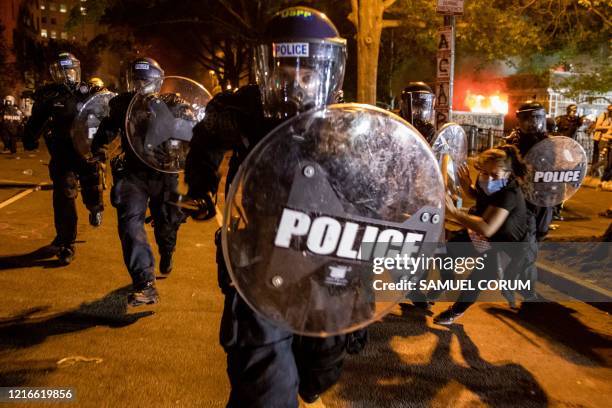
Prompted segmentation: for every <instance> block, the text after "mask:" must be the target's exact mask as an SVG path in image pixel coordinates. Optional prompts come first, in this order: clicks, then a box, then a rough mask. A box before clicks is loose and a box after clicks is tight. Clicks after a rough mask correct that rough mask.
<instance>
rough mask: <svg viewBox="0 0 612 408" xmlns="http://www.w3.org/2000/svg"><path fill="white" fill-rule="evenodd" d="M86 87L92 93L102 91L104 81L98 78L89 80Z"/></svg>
mask: <svg viewBox="0 0 612 408" xmlns="http://www.w3.org/2000/svg"><path fill="white" fill-rule="evenodd" d="M87 85H89V89H91V90H92V91H93V92H100V91H101V90H102V89H104V81H102V79H100V78H98V77H91V78H89V81H87Z"/></svg>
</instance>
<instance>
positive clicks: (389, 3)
mask: <svg viewBox="0 0 612 408" xmlns="http://www.w3.org/2000/svg"><path fill="white" fill-rule="evenodd" d="M395 1H396V0H385V1H383V10H386V9H388V8H389V7H391V6H392V5H393V3H395Z"/></svg>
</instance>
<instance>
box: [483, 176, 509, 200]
mask: <svg viewBox="0 0 612 408" xmlns="http://www.w3.org/2000/svg"><path fill="white" fill-rule="evenodd" d="M507 184H508V178H507V177H504V178H500V179H497V180H492V179H488V180H483V179H482V177H478V185H479V186H480V188H481V189H482V191H484V192H485V194H486V195H488V196H490V195H491V194H493V193H496V192H498V191H499V190H501V189H502V188H504V187H506V185H507Z"/></svg>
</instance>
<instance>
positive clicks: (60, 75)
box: [49, 52, 81, 85]
mask: <svg viewBox="0 0 612 408" xmlns="http://www.w3.org/2000/svg"><path fill="white" fill-rule="evenodd" d="M49 72H50V73H51V78H53V81H55V82H58V83H64V84H67V85H75V84H78V83H79V82H81V62H80V61H79V60H78V59H77V58H76V57H75V56H74V55H72V54H71V53H69V52H62V53H60V54H59V55H58V56H57V59H56V60H55V61H53V63H52V64H51V66H50V67H49Z"/></svg>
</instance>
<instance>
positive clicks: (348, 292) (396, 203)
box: [222, 104, 445, 337]
mask: <svg viewBox="0 0 612 408" xmlns="http://www.w3.org/2000/svg"><path fill="white" fill-rule="evenodd" d="M444 194H445V192H444V185H443V181H442V176H441V174H440V169H439V167H438V164H437V161H436V159H435V157H434V156H433V153H432V151H431V148H430V147H429V145H428V143H427V142H426V141H425V139H423V137H422V136H421V135H420V134H419V133H418V131H416V129H414V128H413V127H412V126H411V125H410V124H408V123H407V122H405V121H404V120H403V119H401V118H400V117H398V116H396V115H393V114H392V113H389V112H387V111H384V110H382V109H379V108H375V107H372V106H369V105H360V104H339V105H332V106H329V107H327V108H326V109H322V110H316V111H309V112H306V113H303V114H301V115H299V116H297V117H295V118H293V119H291V120H289V121H287V122H285V123H283V124H282V125H280V126H279V127H277V128H276V129H275V130H273V131H272V132H270V133H269V134H268V135H267V136H266V138H265V139H264V140H262V141H261V142H260V143H259V144H258V145H257V146H256V147H255V148H254V149H253V151H252V152H251V153H250V154H249V156H248V157H247V158H246V159H245V161H244V162H243V163H242V165H241V167H240V170H239V172H238V174H237V175H236V177H235V179H234V181H233V182H232V185H231V189H230V193H229V195H228V198H227V201H226V207H225V217H224V225H223V230H222V245H223V254H224V258H225V261H226V264H227V266H228V270H229V273H230V276H231V278H232V281H233V283H234V285H235V287H236V288H237V290H238V291H239V293H240V294H241V296H242V297H243V298H244V299H245V300H246V302H247V303H248V304H249V305H250V306H251V308H253V309H254V310H256V311H257V312H258V313H260V314H261V315H263V316H265V317H266V318H268V319H269V320H271V321H272V322H273V323H274V324H276V325H278V326H280V327H283V328H285V329H286V330H290V331H293V332H295V333H300V334H305V335H310V336H321V337H325V336H330V335H335V334H339V333H345V332H350V331H353V330H356V329H358V328H360V327H364V326H366V325H367V324H369V323H371V322H373V321H375V320H377V319H379V318H381V317H382V316H383V315H384V314H385V313H387V312H388V311H389V310H390V308H391V307H393V305H394V304H395V303H397V302H398V301H400V300H402V299H404V298H405V296H406V293H407V290H401V289H400V290H397V291H385V290H380V288H382V287H384V286H383V283H400V282H408V281H410V282H418V281H419V280H420V278H421V276H422V274H423V273H424V271H423V270H422V269H419V268H415V269H414V270H412V271H407V270H405V269H394V268H388V269H387V268H385V269H384V271H381V270H378V273H374V272H373V271H374V267H373V266H374V265H375V264H376V262H379V260H380V259H383V258H385V257H391V256H395V255H398V256H403V255H406V256H408V257H414V258H418V257H419V256H421V255H430V254H431V253H432V252H433V249H434V246H435V243H437V242H438V239H439V236H440V234H441V232H442V228H443V221H444Z"/></svg>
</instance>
